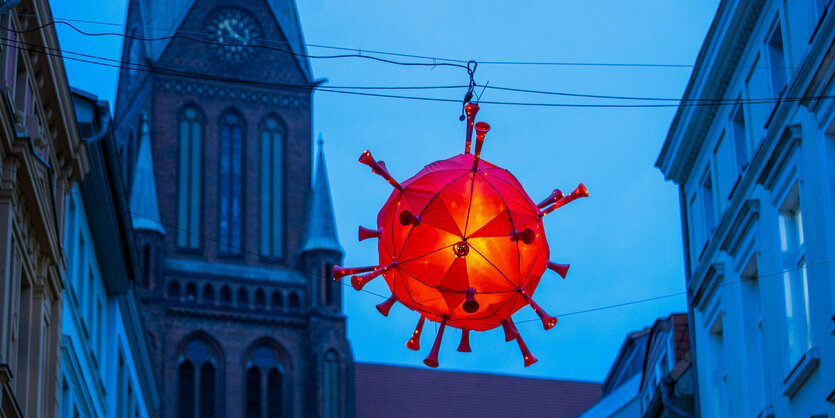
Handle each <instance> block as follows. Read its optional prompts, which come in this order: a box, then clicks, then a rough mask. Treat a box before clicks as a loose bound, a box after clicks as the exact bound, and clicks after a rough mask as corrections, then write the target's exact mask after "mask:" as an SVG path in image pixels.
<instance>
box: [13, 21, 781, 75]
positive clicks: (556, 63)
mask: <svg viewBox="0 0 835 418" xmlns="http://www.w3.org/2000/svg"><path fill="white" fill-rule="evenodd" d="M17 15H18V16H27V17H34V18H39V19H51V21H52V22H54V23H62V24H67V23H69V22H76V23H87V24H95V25H104V26H114V27H123V28H124V27H127V26H128V25H127V24H124V23H114V22H103V21H96V20H87V19H73V18H66V17H54V16H46V15H39V14H29V13H17ZM148 29H150V30H151V31H159V32H163V31H164V32H172V29H170V28H155V27H148ZM173 31H174V32H177V33H186V34H191V35H203V36H213V34H212V33H209V32H200V31H188V30H181V29H174V30H173ZM115 35H118V36H122V37H125V38H130V36H129V35H126V34H115ZM253 40H254V41H259V42H264V43H272V44H284V45H290V44H291V42H288V41H280V40H275V39H268V38H253ZM300 44H301V45H304V46H306V47H311V48H322V49H331V50H338V51H349V52H355V53H358V54H362V53H367V54H377V55H389V56H396V57H403V58H415V59H422V60H428V61H433V62H438V61H441V62H449V63H459V64H466V63H467V62H468V61H469V60H465V59H456V58H448V57H436V56H429V55H420V54H409V53H403V52H391V51H381V50H374V49H361V48H349V47H342V46H335V45H323V44H313V43H300ZM236 46H239V45H236ZM479 63H481V64H482V65H508V66H524V65H528V66H559V67H626V68H630V67H632V68H673V69H677V68H752V67H754V66H748V65H721V64H716V65H713V64H663V63H622V62H621V63H619V62H582V61H521V60H492V61H488V60H482V61H479ZM757 68H777V69H784V70H793V69H795V68H796V67H790V66H783V67H772V66H757Z"/></svg>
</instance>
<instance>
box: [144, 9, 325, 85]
mask: <svg viewBox="0 0 835 418" xmlns="http://www.w3.org/2000/svg"><path fill="white" fill-rule="evenodd" d="M266 1H267V4H269V6H270V9H271V10H272V12H273V15H274V16H275V19H276V21H277V22H278V25H279V27H280V28H281V31H282V33H283V34H284V37H285V38H287V42H288V44H289V47H290V50H291V51H292V52H294V53H296V54H301V55H306V54H307V49H306V48H305V44H304V37H303V36H302V30H301V24H300V23H299V15H298V13H297V11H296V2H295V1H294V0H266ZM194 3H195V0H140V5H141V8H140V9H141V11H142V22H144V27H143V29H144V31H145V35H146V37H148V38H156V37H164V36H170V35H173V34H174V33H175V32H176V31H177V30H178V29H179V28H180V25H182V23H183V19H185V18H186V15H187V14H188V12H189V10H191V7H192V6H193V5H194ZM169 42H171V40H170V39H162V40H159V41H154V42H145V45H146V48H147V51H146V52H147V55H148V58H149V59H150V60H151V61H156V60H158V59H159V57H160V56H161V55H162V53H163V52H164V51H165V48H166V47H167V46H168V44H169ZM273 46H276V47H283V46H284V45H273ZM296 60H297V61H298V63H299V67H300V68H301V70H302V73H304V75H305V77H307V79H308V81H311V80H313V75H312V72H311V70H310V62H309V61H308V60H307V58H305V57H300V56H296Z"/></svg>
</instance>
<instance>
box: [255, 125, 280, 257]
mask: <svg viewBox="0 0 835 418" xmlns="http://www.w3.org/2000/svg"><path fill="white" fill-rule="evenodd" d="M283 158H284V128H283V126H282V125H281V124H280V123H279V121H278V120H277V119H276V118H275V117H268V118H267V119H266V120H264V122H263V123H262V124H261V210H260V214H261V223H260V230H261V255H263V256H267V257H281V251H282V234H281V232H282V230H281V227H282V219H283V217H282V203H283V202H282V199H281V196H282V192H283V187H282V173H283V168H284V164H283Z"/></svg>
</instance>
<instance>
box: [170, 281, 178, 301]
mask: <svg viewBox="0 0 835 418" xmlns="http://www.w3.org/2000/svg"><path fill="white" fill-rule="evenodd" d="M168 296H170V297H172V298H175V299H179V298H180V283H179V282H178V281H176V280H172V281H170V282H168Z"/></svg>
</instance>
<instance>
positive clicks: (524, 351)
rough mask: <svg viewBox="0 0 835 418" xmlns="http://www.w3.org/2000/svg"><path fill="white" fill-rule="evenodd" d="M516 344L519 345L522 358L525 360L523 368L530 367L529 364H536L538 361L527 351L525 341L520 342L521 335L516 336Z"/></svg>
mask: <svg viewBox="0 0 835 418" xmlns="http://www.w3.org/2000/svg"><path fill="white" fill-rule="evenodd" d="M516 342H517V343H518V344H519V350H521V351H522V357H523V358H524V359H525V367H528V366H530V365H531V364H534V363H536V362H537V361H539V360H538V359H537V358H536V357H534V356H533V354H531V350H529V349H528V346H527V345H525V341H523V340H522V336H521V335H517V336H516Z"/></svg>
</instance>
